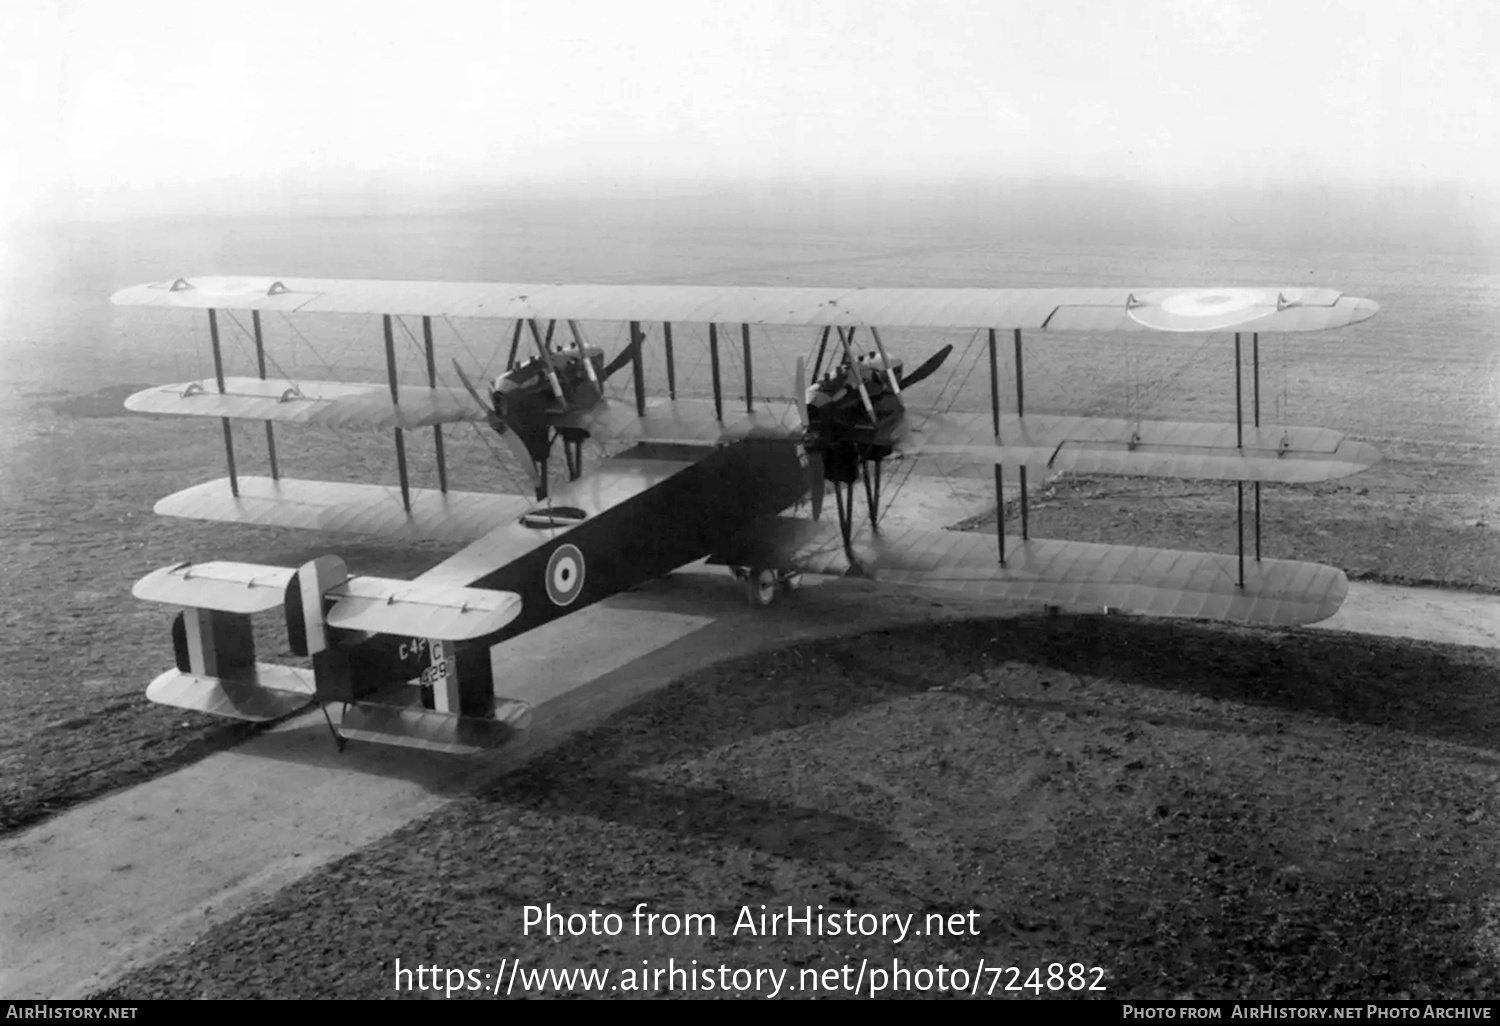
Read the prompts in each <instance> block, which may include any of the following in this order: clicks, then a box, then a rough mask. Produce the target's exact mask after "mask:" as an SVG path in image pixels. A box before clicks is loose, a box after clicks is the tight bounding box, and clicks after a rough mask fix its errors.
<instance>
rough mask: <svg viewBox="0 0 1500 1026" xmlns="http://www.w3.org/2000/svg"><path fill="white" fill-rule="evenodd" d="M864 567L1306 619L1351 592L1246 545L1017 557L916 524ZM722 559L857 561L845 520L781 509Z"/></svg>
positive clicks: (1023, 549) (985, 542)
mask: <svg viewBox="0 0 1500 1026" xmlns="http://www.w3.org/2000/svg"><path fill="white" fill-rule="evenodd" d="M854 548H855V556H856V557H857V559H858V561H859V566H860V568H861V570H863V571H864V572H866V573H872V574H873V575H874V576H875V577H876V578H878V579H880V580H885V581H890V582H892V583H897V584H910V585H916V586H920V587H927V588H938V589H943V590H948V591H956V592H963V593H965V594H969V595H975V596H984V597H987V598H993V599H1004V600H1013V601H1021V602H1031V603H1041V604H1048V605H1060V606H1073V607H1085V608H1112V609H1128V610H1131V611H1133V612H1137V613H1143V614H1146V615H1150V616H1183V617H1193V618H1199V619H1212V620H1229V621H1234V622H1239V623H1256V624H1270V625H1277V626H1295V625H1298V624H1308V623H1317V622H1318V621H1320V620H1326V619H1327V618H1328V617H1330V616H1332V615H1333V614H1334V613H1336V612H1338V609H1339V606H1340V605H1341V604H1342V603H1343V601H1344V596H1345V595H1346V594H1347V593H1348V590H1349V582H1348V580H1347V578H1346V577H1345V576H1344V573H1343V571H1341V570H1338V569H1335V568H1334V567H1331V566H1322V565H1320V564H1317V563H1299V562H1292V561H1289V560H1280V559H1264V560H1246V561H1245V565H1244V566H1245V583H1244V585H1243V587H1242V586H1241V585H1240V584H1239V583H1238V580H1237V577H1238V568H1237V566H1236V559H1235V557H1234V556H1226V555H1218V554H1213V553H1206V552H1180V551H1175V550H1171V549H1153V548H1145V547H1142V546H1133V545H1100V544H1095V543H1091V542H1073V541H1047V540H1042V539H1035V538H1034V539H1031V540H1029V541H1022V540H1020V539H1010V540H1009V542H1008V544H1007V549H1006V561H1005V565H1003V566H1002V565H1000V564H999V563H998V562H997V560H996V550H995V540H994V539H993V538H992V537H990V536H989V535H984V534H974V533H968V532H959V531H944V530H940V529H932V528H921V527H914V528H910V529H907V530H899V529H898V530H896V531H895V532H894V533H892V534H890V535H888V536H881V537H875V536H872V535H870V534H869V533H868V532H865V533H862V534H861V535H859V536H857V537H856V539H855V545H854ZM713 561H714V562H727V563H739V564H758V565H761V566H774V567H779V568H783V569H789V570H800V571H803V572H806V573H824V574H826V573H834V574H842V573H846V572H848V571H849V569H850V567H851V564H850V561H849V557H848V555H847V554H846V553H845V552H844V549H843V543H842V541H841V540H840V537H839V533H838V527H837V525H834V524H830V523H814V522H812V521H808V520H798V519H794V518H790V517H776V518H773V519H771V520H768V521H766V522H765V523H763V524H761V525H759V527H758V528H757V529H755V530H753V531H752V532H750V534H749V535H747V537H746V538H744V539H741V540H740V541H739V542H738V543H736V544H735V545H734V546H731V547H728V548H726V550H725V551H724V552H722V553H719V554H717V555H716V556H715V557H714V559H713Z"/></svg>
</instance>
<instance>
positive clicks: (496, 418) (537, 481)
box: [453, 360, 547, 498]
mask: <svg viewBox="0 0 1500 1026" xmlns="http://www.w3.org/2000/svg"><path fill="white" fill-rule="evenodd" d="M453 369H454V370H456V371H458V380H460V381H462V382H463V383H464V388H467V389H468V390H469V394H470V395H471V396H473V397H474V401H475V402H476V403H478V404H479V408H480V409H482V410H484V412H485V415H486V416H487V417H488V418H489V422H490V424H491V425H493V426H494V428H495V430H496V431H497V432H498V433H499V435H500V437H501V438H503V439H505V441H506V444H507V445H509V446H510V450H511V452H513V453H515V455H516V458H517V459H519V460H520V461H521V466H523V467H525V468H526V470H527V471H528V472H529V473H530V475H531V483H532V484H533V485H535V486H536V490H537V497H538V498H540V497H541V496H542V495H543V494H544V493H545V492H546V490H547V485H546V482H544V481H543V480H542V474H541V470H540V468H538V467H537V465H536V460H534V459H532V458H531V451H530V450H529V449H527V448H526V443H525V442H523V441H521V436H520V435H518V434H516V433H515V432H514V431H512V430H509V428H508V425H507V424H506V423H505V418H504V417H502V416H500V414H499V413H497V412H496V411H495V408H494V407H493V406H491V405H490V404H489V403H487V402H485V401H484V397H483V396H482V395H481V394H480V392H479V389H477V388H475V387H474V383H473V382H472V381H470V380H469V376H468V375H467V374H465V373H464V369H463V366H462V365H461V364H460V363H459V362H458V361H457V360H454V361H453Z"/></svg>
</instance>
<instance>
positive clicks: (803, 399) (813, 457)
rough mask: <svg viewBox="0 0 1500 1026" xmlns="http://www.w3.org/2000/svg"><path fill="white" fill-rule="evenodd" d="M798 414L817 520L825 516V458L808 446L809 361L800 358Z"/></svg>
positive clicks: (798, 367) (808, 483) (809, 485)
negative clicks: (800, 419) (800, 420)
mask: <svg viewBox="0 0 1500 1026" xmlns="http://www.w3.org/2000/svg"><path fill="white" fill-rule="evenodd" d="M797 413H798V415H799V416H801V418H802V435H803V439H804V442H803V447H802V451H803V452H804V453H806V455H807V485H808V492H809V493H810V495H811V499H812V517H813V519H814V520H817V519H818V518H819V517H821V516H822V515H823V487H824V484H825V482H824V478H823V456H822V454H821V453H817V452H812V451H810V450H809V449H808V448H807V445H806V437H807V432H808V430H809V428H810V426H811V421H809V420H808V417H807V361H806V360H805V359H803V358H802V357H800V356H799V357H797Z"/></svg>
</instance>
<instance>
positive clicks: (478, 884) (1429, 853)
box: [100, 617, 1500, 999]
mask: <svg viewBox="0 0 1500 1026" xmlns="http://www.w3.org/2000/svg"><path fill="white" fill-rule="evenodd" d="M1497 664H1500V658H1497V656H1496V655H1495V654H1494V653H1490V652H1486V651H1481V650H1477V649H1458V648H1447V649H1444V648H1441V647H1439V646H1434V645H1427V644H1421V643H1396V642H1388V641H1384V640H1382V639H1369V638H1364V637H1352V636H1347V635H1326V634H1319V635H1314V634H1313V633H1312V632H1300V631H1276V632H1266V631H1249V630H1238V629H1231V628H1224V627H1210V626H1193V625H1184V624H1172V623H1161V622H1154V621H1146V620H1133V619H1129V618H1071V617H1056V618H1046V617H1039V618H1027V619H1017V620H1004V621H987V622H962V623H956V624H930V625H926V626H924V627H922V628H921V629H920V630H913V629H901V630H895V631H889V632H877V633H874V634H867V635H864V636H863V637H860V638H855V639H846V640H839V641H825V642H816V643H812V644H807V645H803V646H799V647H797V648H795V649H792V650H788V651H782V652H778V653H776V654H774V655H771V656H760V657H756V658H753V659H746V660H739V661H735V662H731V663H727V664H723V665H720V666H719V667H716V668H713V669H711V670H708V671H705V672H702V673H699V674H694V675H691V676H690V677H688V678H686V679H683V680H680V681H678V682H676V683H675V684H673V685H672V686H670V687H668V688H666V689H664V690H662V691H660V692H657V693H655V694H654V695H652V696H651V697H649V698H647V699H644V700H642V701H641V702H639V703H637V704H635V705H634V706H632V707H630V708H629V709H627V710H626V711H625V712H624V713H622V714H620V715H619V716H617V717H615V718H614V719H613V720H612V721H611V722H610V723H609V724H608V725H606V726H604V727H601V728H599V729H597V730H593V731H590V732H588V733H586V734H582V735H577V736H575V737H573V738H572V739H570V740H568V741H566V742H564V743H563V744H562V745H561V746H560V747H558V748H555V749H553V750H552V751H550V752H547V753H544V754H541V755H540V756H539V757H537V758H536V759H535V760H534V761H532V762H531V763H530V764H529V765H527V766H525V767H524V768H522V769H520V770H517V771H514V772H512V773H509V774H507V775H505V776H503V777H500V778H499V779H497V780H495V781H493V782H492V783H490V784H488V785H487V786H485V787H483V788H482V789H480V790H479V791H478V792H477V793H476V794H474V795H473V796H471V797H465V798H463V799H460V800H458V801H456V802H455V803H454V804H452V805H450V806H448V807H447V808H446V809H444V810H443V811H441V812H439V813H437V814H436V815H434V816H433V817H432V818H430V819H428V820H427V821H425V822H422V823H419V824H414V825H413V826H411V827H410V828H407V829H404V830H402V831H400V832H398V833H397V834H395V835H393V836H392V837H390V838H389V839H388V840H386V841H384V842H381V843H379V844H377V845H375V846H373V847H372V848H369V849H366V850H364V851H362V852H360V853H359V854H357V855H355V856H352V857H350V858H348V859H345V860H344V861H342V862H340V863H336V864H334V865H333V866H331V867H329V868H327V869H326V870H324V871H322V872H319V873H317V874H316V875H314V876H312V877H310V878H308V879H306V880H304V881H302V882H301V883H299V884H297V885H294V886H293V887H291V888H289V889H288V890H286V891H284V892H283V893H282V894H281V895H280V896H279V897H277V898H276V899H275V900H274V901H272V902H270V903H269V904H267V905H266V906H264V907H262V908H261V909H259V910H257V911H254V912H252V913H249V914H247V915H245V916H243V917H240V918H238V919H236V920H234V921H232V922H229V923H226V924H223V925H221V926H218V927H216V928H215V929H213V930H212V931H210V932H209V933H208V934H207V935H206V936H205V937H204V938H203V939H202V940H201V941H200V942H199V943H197V944H195V945H193V946H192V947H191V948H189V949H187V950H186V951H184V952H182V953H180V954H178V955H176V956H174V957H172V958H169V959H167V960H165V961H163V962H161V963H159V964H157V965H155V966H153V967H150V968H148V969H145V970H143V971H140V972H137V973H134V974H132V975H131V976H129V977H127V978H126V979H124V980H123V981H121V982H120V983H119V984H118V985H117V986H116V987H114V988H112V989H111V990H109V991H107V992H105V993H104V994H102V995H100V996H101V997H108V998H129V999H139V998H148V997H197V996H205V997H248V996H252V995H258V996H273V995H274V996H278V997H297V996H314V995H319V996H335V995H336V996H348V997H378V996H392V995H394V994H395V990H394V986H395V976H394V970H395V960H396V959H398V958H399V959H400V960H401V962H402V965H403V966H406V967H411V966H414V965H417V964H419V963H420V964H424V965H432V964H438V965H442V966H444V967H462V968H464V969H470V968H475V969H479V970H481V971H485V970H494V969H497V968H498V967H499V960H500V959H501V958H513V959H514V958H519V959H521V960H522V965H523V966H524V967H527V968H537V969H540V968H546V967H552V968H571V967H583V966H589V967H596V968H601V969H602V968H607V969H610V970H612V972H613V973H614V977H613V978H614V979H615V980H620V979H622V977H621V975H620V974H621V973H622V972H623V971H624V970H626V969H631V968H634V967H639V966H640V965H641V964H642V960H649V963H650V965H653V966H664V965H666V960H667V959H668V958H675V959H677V960H678V964H684V963H685V962H686V960H690V959H694V958H696V959H698V960H699V964H700V965H715V966H716V965H718V964H720V963H723V964H727V965H729V966H731V967H732V968H738V967H748V968H751V969H754V968H757V967H770V968H775V969H781V968H786V969H789V970H790V975H789V977H788V980H789V984H788V986H789V987H790V988H791V989H790V990H789V993H792V994H802V995H804V996H805V995H806V994H808V993H809V992H808V991H807V990H797V989H795V988H796V987H797V985H798V984H799V982H802V979H803V978H802V977H801V976H800V972H801V970H804V969H807V970H816V971H817V973H821V971H822V970H824V969H829V968H841V967H842V966H843V965H845V964H846V963H853V964H854V965H858V964H859V962H860V960H861V959H863V958H867V957H868V958H869V959H871V963H870V964H872V965H889V964H890V960H891V959H893V958H900V960H901V962H902V964H905V965H907V966H909V967H919V966H925V967H928V968H935V967H936V966H937V965H938V964H940V963H941V964H944V965H946V966H948V967H949V968H953V967H968V968H970V969H972V968H974V967H976V966H977V965H978V963H979V961H980V959H984V960H985V963H986V964H987V965H989V966H997V965H1002V966H1012V965H1013V966H1024V967H1030V966H1041V967H1043V974H1044V976H1045V973H1046V966H1047V965H1048V964H1049V963H1051V962H1057V961H1063V962H1075V961H1076V962H1082V963H1084V964H1086V965H1089V966H1095V965H1097V966H1100V967H1103V968H1104V969H1105V970H1106V977H1105V986H1107V988H1108V990H1107V992H1106V994H1107V995H1109V996H1114V997H1120V996H1131V997H1174V996H1187V995H1193V996H1200V997H1231V996H1254V997H1266V998H1312V997H1350V998H1354V997H1359V998H1378V997H1397V996H1403V995H1407V996H1413V997H1424V996H1445V997H1461V996H1474V997H1479V996H1488V995H1492V994H1493V993H1494V990H1495V986H1496V981H1497V976H1500V962H1497V961H1496V955H1495V952H1494V950H1493V945H1490V944H1488V943H1487V942H1486V941H1485V938H1486V937H1487V936H1489V935H1490V932H1492V929H1493V927H1492V924H1491V923H1490V922H1489V919H1490V918H1492V913H1491V911H1489V910H1490V909H1491V906H1492V904H1493V900H1494V899H1493V897H1492V896H1493V895H1495V894H1496V893H1497V891H1500V870H1497V869H1496V868H1495V863H1494V859H1493V857H1492V854H1493V851H1494V842H1495V839H1496V838H1495V832H1496V816H1497V815H1500V806H1497V804H1496V800H1495V795H1496V784H1497V782H1500V760H1497V758H1496V753H1495V751H1494V747H1493V738H1494V736H1495V732H1496V728H1497V726H1500V693H1497V692H1496V690H1495V687H1494V685H1495V680H1496V669H1497ZM549 902H550V903H551V905H552V907H553V908H554V909H555V910H561V911H564V912H573V911H581V912H587V911H589V910H590V909H599V910H601V911H613V912H616V913H619V914H620V915H621V916H622V917H624V918H625V921H626V923H627V924H628V923H629V922H630V918H629V917H630V914H631V912H632V910H633V909H634V908H635V907H636V906H637V904H638V903H641V902H646V903H648V905H649V909H650V910H652V911H658V912H676V913H679V914H684V913H689V912H692V913H713V914H714V916H715V917H716V923H717V931H716V935H714V936H704V937H693V938H680V937H679V938H669V937H662V936H653V937H637V936H633V935H632V934H633V931H632V930H631V929H630V928H629V926H628V925H627V928H626V930H625V933H624V934H622V935H621V936H619V937H561V938H558V937H552V938H548V937H545V936H538V935H537V933H536V931H535V930H533V932H532V934H531V935H530V936H526V935H523V933H522V915H523V907H524V906H526V905H543V904H546V903H549ZM820 904H821V905H823V906H824V907H825V910H843V909H852V910H854V911H855V912H857V913H865V912H873V913H884V912H898V913H915V914H916V916H917V923H918V924H919V925H920V924H921V923H922V922H923V921H924V917H925V916H926V914H928V913H943V914H951V913H965V912H968V911H969V910H975V911H977V913H978V916H977V923H978V926H979V934H978V936H948V937H937V936H921V937H909V938H908V939H907V940H906V941H905V942H904V943H901V944H899V945H898V944H896V943H894V942H893V941H892V939H890V938H880V937H873V938H866V939H859V938H848V937H828V936H824V937H817V936H814V937H806V936H801V935H797V936H791V937H788V936H785V935H782V936H776V937H761V936H752V935H749V934H747V933H745V932H741V933H740V934H739V935H733V934H732V932H731V931H732V929H733V926H734V924H735V922H736V919H737V917H738V915H739V912H740V909H741V908H742V907H743V906H750V907H751V908H752V910H758V909H759V906H761V905H765V906H767V908H768V909H771V910H777V909H780V908H784V906H787V905H792V906H795V907H796V908H797V909H799V910H800V909H801V908H802V907H803V906H806V905H812V906H817V905H820ZM813 975H816V974H813ZM1024 975H1025V974H1023V975H1022V979H1023V980H1024ZM810 979H811V977H809V978H808V982H810ZM1008 980H1009V977H1005V978H1004V979H1002V983H1001V987H1002V989H1003V986H1004V983H1005V982H1006V981H1008ZM573 993H579V992H577V991H574V992H573ZM997 993H998V992H997ZM1031 995H1032V992H1031V991H1025V990H1022V991H1020V992H1017V993H1015V994H1014V995H1013V996H1031ZM455 996H458V994H457V993H456V994H455Z"/></svg>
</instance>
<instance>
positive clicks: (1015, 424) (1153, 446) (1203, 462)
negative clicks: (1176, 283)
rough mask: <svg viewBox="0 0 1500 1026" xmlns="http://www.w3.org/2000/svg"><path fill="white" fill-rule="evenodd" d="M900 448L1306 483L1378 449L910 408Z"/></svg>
mask: <svg viewBox="0 0 1500 1026" xmlns="http://www.w3.org/2000/svg"><path fill="white" fill-rule="evenodd" d="M908 423H909V425H910V426H908V427H907V428H906V429H905V430H904V432H903V434H902V436H901V438H900V439H899V442H898V446H897V447H898V449H899V450H900V452H902V453H903V454H904V455H908V456H920V455H950V456H962V457H969V458H973V459H975V460H980V461H983V462H985V463H1008V464H1012V465H1025V466H1032V467H1038V466H1044V467H1047V468H1049V469H1051V470H1057V471H1072V472H1075V473H1093V474H1123V475H1135V476H1141V477H1174V478H1191V479H1200V480H1216V481H1272V482H1277V483H1281V484H1308V483H1311V482H1315V481H1330V480H1334V479H1336V478H1340V477H1347V476H1349V475H1350V474H1357V473H1359V472H1360V471H1363V470H1367V469H1369V468H1370V467H1371V466H1373V465H1374V464H1375V463H1377V462H1378V461H1379V460H1380V453H1379V452H1377V451H1376V450H1375V449H1374V447H1372V446H1370V445H1366V444H1364V443H1362V442H1356V441H1354V440H1352V439H1349V438H1346V437H1345V436H1344V435H1343V434H1342V433H1341V432H1338V431H1331V430H1328V429H1326V428H1306V427H1277V426H1269V427H1268V426H1262V427H1252V426H1250V425H1245V426H1244V427H1243V428H1241V429H1238V430H1237V429H1236V428H1235V426H1234V425H1233V424H1199V423H1186V422H1174V421H1150V420H1123V419H1118V418H1110V417H1077V416H1064V415H1055V414H1041V413H1031V414H1027V415H1026V416H1025V417H1018V416H1015V415H1013V414H1011V415H1004V416H1002V417H1001V418H1000V442H999V443H998V444H997V442H996V438H995V435H994V433H993V430H994V422H993V420H992V419H991V417H990V415H989V414H956V415H947V416H940V415H935V414H934V415H924V414H918V413H914V414H909V415H908Z"/></svg>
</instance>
